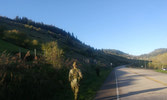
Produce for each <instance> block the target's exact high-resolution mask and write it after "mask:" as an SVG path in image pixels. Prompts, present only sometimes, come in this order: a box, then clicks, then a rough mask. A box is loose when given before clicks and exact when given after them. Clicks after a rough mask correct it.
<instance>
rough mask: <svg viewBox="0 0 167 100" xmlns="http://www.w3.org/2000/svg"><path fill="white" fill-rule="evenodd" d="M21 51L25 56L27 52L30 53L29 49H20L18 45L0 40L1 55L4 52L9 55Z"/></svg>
mask: <svg viewBox="0 0 167 100" xmlns="http://www.w3.org/2000/svg"><path fill="white" fill-rule="evenodd" d="M20 50H21V52H22V53H24V54H25V53H27V51H28V49H25V48H22V47H19V46H17V45H14V44H12V43H9V42H6V41H4V40H1V39H0V53H1V52H4V51H6V52H8V53H17V52H19V51H20ZM31 53H32V52H31Z"/></svg>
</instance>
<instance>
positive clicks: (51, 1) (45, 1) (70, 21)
mask: <svg viewBox="0 0 167 100" xmlns="http://www.w3.org/2000/svg"><path fill="white" fill-rule="evenodd" d="M0 15H1V16H7V17H9V18H15V16H20V17H23V16H25V17H28V18H30V19H32V20H34V21H37V22H43V23H46V24H51V25H55V26H57V27H59V28H62V29H64V30H66V31H68V32H73V33H74V34H75V35H76V36H77V37H78V39H80V40H81V41H82V42H84V43H86V44H88V45H90V46H92V47H94V48H97V49H101V48H103V49H117V50H121V51H123V52H126V53H129V54H133V55H140V54H144V53H149V52H151V51H153V50H154V49H157V48H166V47H167V0H0Z"/></svg>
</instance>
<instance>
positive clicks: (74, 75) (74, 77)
mask: <svg viewBox="0 0 167 100" xmlns="http://www.w3.org/2000/svg"><path fill="white" fill-rule="evenodd" d="M73 66H76V62H74V64H73ZM81 78H82V73H81V71H80V69H78V68H76V67H74V68H73V69H71V70H70V72H69V81H70V82H71V88H72V91H73V92H74V97H75V100H77V95H78V91H79V81H80V79H81Z"/></svg>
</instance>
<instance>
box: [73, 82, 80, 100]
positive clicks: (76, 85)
mask: <svg viewBox="0 0 167 100" xmlns="http://www.w3.org/2000/svg"><path fill="white" fill-rule="evenodd" d="M71 88H72V91H73V92H74V97H75V100H77V96H78V92H79V83H78V81H77V79H74V80H72V81H71Z"/></svg>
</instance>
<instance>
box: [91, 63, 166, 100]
mask: <svg viewBox="0 0 167 100" xmlns="http://www.w3.org/2000/svg"><path fill="white" fill-rule="evenodd" d="M94 100H167V74H163V73H158V72H155V71H153V70H148V69H137V68H127V67H125V66H120V67H117V68H115V70H114V71H112V72H111V73H110V75H109V76H108V78H107V80H106V81H105V82H104V84H103V86H102V87H101V89H100V90H99V91H98V92H97V94H96V97H95V99H94Z"/></svg>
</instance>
